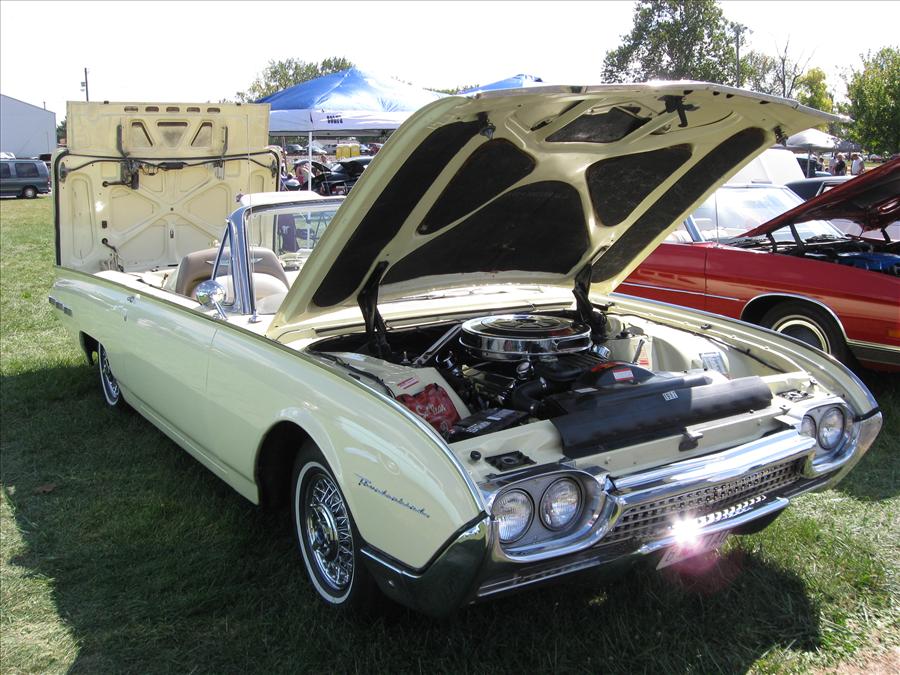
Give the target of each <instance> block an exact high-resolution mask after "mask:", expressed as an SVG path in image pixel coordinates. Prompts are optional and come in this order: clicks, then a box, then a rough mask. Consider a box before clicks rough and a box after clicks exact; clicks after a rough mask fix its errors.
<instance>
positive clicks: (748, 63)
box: [741, 40, 824, 98]
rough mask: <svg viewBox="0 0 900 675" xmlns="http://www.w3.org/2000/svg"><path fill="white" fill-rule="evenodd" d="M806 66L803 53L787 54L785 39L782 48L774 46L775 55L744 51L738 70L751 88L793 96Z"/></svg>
mask: <svg viewBox="0 0 900 675" xmlns="http://www.w3.org/2000/svg"><path fill="white" fill-rule="evenodd" d="M807 65H809V58H807V59H806V60H803V54H801V55H800V56H799V57H795V56H794V55H793V54H791V41H790V40H788V41H787V43H785V45H784V49H779V48H778V46H777V45H776V54H775V56H769V55H768V54H764V53H763V52H758V51H750V52H748V53H747V56H746V57H745V58H743V59H741V73H742V74H743V76H744V81H745V82H746V84H747V87H748V88H750V89H752V90H753V91H758V92H760V93H763V94H771V95H772V96H781V97H783V98H793V97H794V96H795V95H797V92H798V87H799V86H800V82H801V80H802V79H803V77H804V74H805V71H806V66H807ZM820 72H821V71H820ZM823 77H824V73H823Z"/></svg>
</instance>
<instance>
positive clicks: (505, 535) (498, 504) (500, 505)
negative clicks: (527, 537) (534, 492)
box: [493, 490, 534, 544]
mask: <svg viewBox="0 0 900 675" xmlns="http://www.w3.org/2000/svg"><path fill="white" fill-rule="evenodd" d="M493 512H494V518H496V519H497V522H498V523H499V524H500V541H501V542H503V543H504V544H508V543H509V542H511V541H515V540H516V539H518V538H519V537H521V536H522V535H523V534H525V530H527V529H528V525H529V524H530V523H531V515H532V513H533V512H534V506H532V504H531V497H529V496H528V493H527V492H523V491H522V490H510V491H509V492H504V493H503V494H502V495H500V496H499V497H497V500H496V501H495V502H494V508H493Z"/></svg>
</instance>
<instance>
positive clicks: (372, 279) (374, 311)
mask: <svg viewBox="0 0 900 675" xmlns="http://www.w3.org/2000/svg"><path fill="white" fill-rule="evenodd" d="M387 267H388V263H387V261H386V260H382V261H381V262H380V263H378V264H377V265H375V269H374V270H372V274H370V275H369V278H368V279H367V280H366V283H365V284H364V285H363V287H362V290H361V291H360V292H359V295H357V296H356V302H357V304H358V305H359V309H360V311H361V312H362V315H363V321H365V324H366V336H367V337H368V338H369V343H368V344H369V347H370V348H371V349H372V352H373V353H374V354H375V356H377V357H378V358H380V359H383V358H386V357H387V356H389V355H390V353H391V348H390V346H389V345H388V341H387V326H385V324H384V319H382V318H381V314H380V313H379V312H378V286H379V284H381V277H383V276H384V273H385V271H386V270H387Z"/></svg>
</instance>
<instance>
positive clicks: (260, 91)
mask: <svg viewBox="0 0 900 675" xmlns="http://www.w3.org/2000/svg"><path fill="white" fill-rule="evenodd" d="M352 67H353V63H352V62H350V61H348V60H347V59H345V58H344V57H343V56H332V57H330V58H327V59H324V60H323V61H320V62H319V63H311V62H307V61H300V60H299V59H286V60H284V61H269V65H268V66H266V68H265V70H263V71H262V72H261V73H260V74H259V75H257V76H256V79H255V80H253V83H252V84H251V85H250V86H249V87H247V91H239V92H237V93H236V94H235V97H236V98H237V100H238V101H241V102H242V103H247V102H250V101H255V100H257V99H260V98H262V97H263V96H268V95H269V94H274V93H275V92H277V91H281V90H282V89H287V88H288V87H292V86H294V85H295V84H300V83H301V82H306V81H308V80H314V79H315V78H317V77H321V76H322V75H330V74H331V73H336V72H338V71H341V70H347V69H348V68H352Z"/></svg>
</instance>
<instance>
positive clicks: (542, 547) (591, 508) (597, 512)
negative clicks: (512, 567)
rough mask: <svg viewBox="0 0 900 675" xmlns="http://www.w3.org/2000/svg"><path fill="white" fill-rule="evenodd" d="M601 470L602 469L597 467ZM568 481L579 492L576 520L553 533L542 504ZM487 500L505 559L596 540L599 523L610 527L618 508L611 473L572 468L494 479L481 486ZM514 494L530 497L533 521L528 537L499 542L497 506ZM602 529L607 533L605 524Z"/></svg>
mask: <svg viewBox="0 0 900 675" xmlns="http://www.w3.org/2000/svg"><path fill="white" fill-rule="evenodd" d="M598 469H599V467H598ZM563 478H568V479H570V480H572V481H573V482H574V483H575V485H576V486H577V489H578V490H579V491H580V492H579V495H580V503H579V508H578V510H577V512H576V515H575V517H573V518H571V519H570V520H569V521H568V522H567V523H566V525H565V526H564V527H562V528H560V529H557V530H553V529H550V528H549V527H547V526H546V525H545V524H544V521H543V519H542V518H541V515H540V513H539V508H540V503H541V500H542V499H543V496H544V494H545V492H546V491H547V488H549V487H550V486H551V485H552V484H554V483H556V482H557V481H559V480H561V479H563ZM479 488H480V489H481V491H482V494H483V495H484V499H485V505H486V507H487V512H488V513H489V514H490V516H491V520H492V521H493V527H494V533H495V534H494V536H495V538H496V541H497V545H498V547H499V548H501V549H503V552H504V555H507V556H510V557H511V558H513V559H517V560H522V559H527V558H531V557H533V556H543V555H546V554H547V553H548V552H550V551H555V550H568V549H569V548H571V547H572V546H575V545H576V543H577V542H579V541H582V540H584V539H585V538H589V537H591V536H594V535H595V534H596V532H597V528H598V522H599V523H607V521H608V516H610V515H611V510H613V509H614V508H615V504H614V500H612V499H610V498H609V495H608V493H609V490H610V489H612V486H611V483H610V481H609V477H608V473H607V472H606V471H603V470H602V469H599V470H597V471H586V470H584V469H576V468H570V467H559V466H556V467H553V466H546V467H531V468H528V469H524V470H521V471H515V472H509V473H508V474H507V475H505V476H504V475H502V474H501V475H493V476H490V477H489V479H488V480H486V481H484V482H482V483H480V484H479ZM512 490H521V491H523V492H526V493H528V495H529V496H530V497H531V503H532V507H533V511H532V517H531V521H530V524H529V526H528V527H527V528H526V530H525V533H524V534H522V535H521V536H519V537H517V538H516V539H514V540H510V541H505V540H502V541H501V540H500V531H499V530H500V523H499V522H498V519H497V515H496V514H497V513H498V509H497V505H498V500H500V499H501V498H502V497H503V496H504V495H506V494H507V493H508V492H510V491H512ZM600 528H601V529H602V530H604V531H605V529H606V524H601V525H600Z"/></svg>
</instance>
